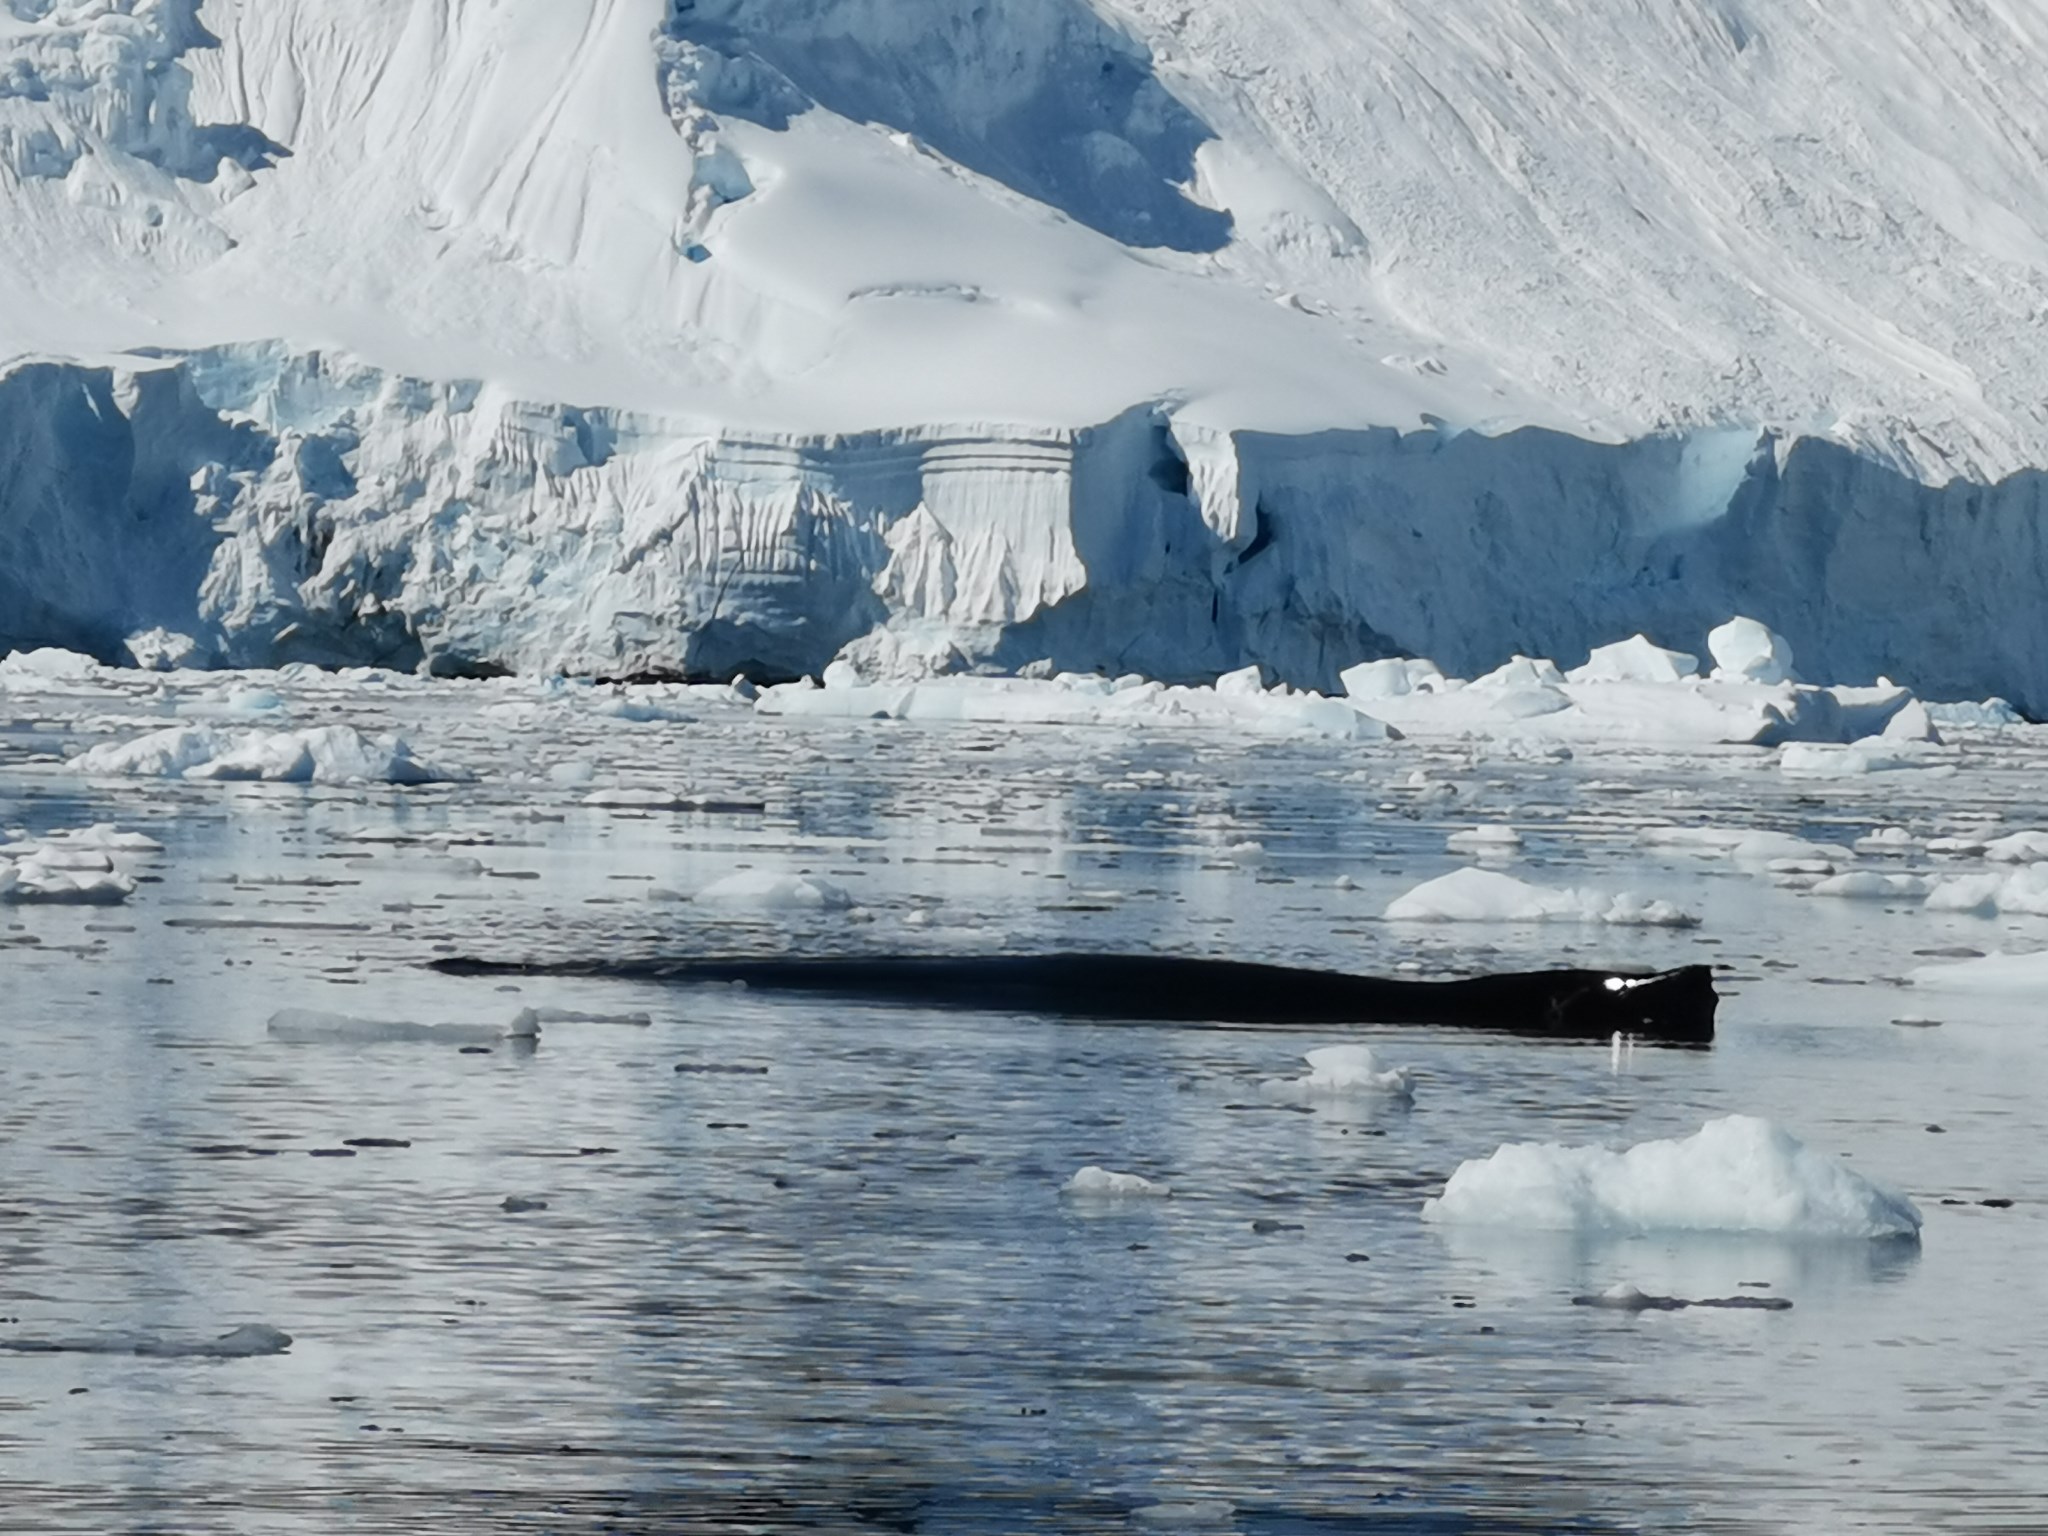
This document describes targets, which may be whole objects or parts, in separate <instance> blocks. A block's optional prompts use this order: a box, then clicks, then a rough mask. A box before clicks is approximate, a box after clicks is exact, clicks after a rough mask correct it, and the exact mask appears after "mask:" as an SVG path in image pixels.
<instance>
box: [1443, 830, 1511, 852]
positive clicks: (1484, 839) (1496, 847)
mask: <svg viewBox="0 0 2048 1536" xmlns="http://www.w3.org/2000/svg"><path fill="white" fill-rule="evenodd" d="M1444 845H1445V846H1446V847H1447V848H1449V849H1450V850H1451V852H1453V853H1474V854H1477V855H1479V856H1480V857H1481V858H1506V857H1508V856H1509V855H1511V854H1512V853H1514V851H1515V850H1516V849H1518V848H1520V847H1521V846H1522V834H1521V833H1519V832H1517V831H1516V830H1515V829H1514V828H1513V827H1498V826H1496V827H1471V828H1468V829H1466V830H1465V831H1463V832H1453V833H1452V834H1451V835H1450V836H1449V837H1447V838H1445V839H1444Z"/></svg>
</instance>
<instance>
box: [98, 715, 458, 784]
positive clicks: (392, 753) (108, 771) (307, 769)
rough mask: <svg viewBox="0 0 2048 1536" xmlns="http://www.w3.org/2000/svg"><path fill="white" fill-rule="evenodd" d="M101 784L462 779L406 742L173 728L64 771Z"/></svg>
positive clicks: (349, 729) (313, 732) (350, 734)
mask: <svg viewBox="0 0 2048 1536" xmlns="http://www.w3.org/2000/svg"><path fill="white" fill-rule="evenodd" d="M66 766H68V767H70V768H72V769H74V770H75V771H77V772H79V773H84V774H90V775H94V776H104V777H126V778H154V779H178V778H183V779H237V780H239V779H250V780H262V781H264V782H266V783H272V784H438V783H449V782H457V781H460V780H461V779H462V778H463V777H464V775H462V774H458V773H455V772H453V771H451V770H448V769H446V768H441V767H436V766H435V765H433V764H430V763H425V762H422V761H421V760H420V759H419V758H417V757H416V756H414V755H413V750H412V745H411V743H409V742H407V741H406V740H405V739H404V738H402V737H399V736H395V735H391V734H388V733H387V734H384V735H380V736H374V737H372V736H365V735H364V734H363V733H362V732H361V731H358V730H356V729H355V728H354V727H353V726H347V725H323V726H315V727H314V728H312V729H310V730H304V731H220V730H215V729H214V728H213V727H211V726H203V725H176V726H169V727H166V728H165V729H163V730H160V731H151V732H150V733H149V734H148V735H146V736H139V737H137V738H136V739H135V740H133V741H130V742H125V743H121V744H118V745H117V744H115V743H113V742H102V743H101V744H100V745H98V746H96V747H93V748H91V749H90V750H89V751H86V752H83V753H80V754H79V755H78V756H77V757H74V758H72V759H71V761H70V762H69V763H68V764H67V765H66Z"/></svg>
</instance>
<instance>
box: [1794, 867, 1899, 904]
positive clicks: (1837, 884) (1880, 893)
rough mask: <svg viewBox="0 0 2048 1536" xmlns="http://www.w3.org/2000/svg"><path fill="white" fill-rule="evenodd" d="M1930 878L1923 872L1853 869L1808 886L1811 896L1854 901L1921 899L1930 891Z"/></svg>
mask: <svg viewBox="0 0 2048 1536" xmlns="http://www.w3.org/2000/svg"><path fill="white" fill-rule="evenodd" d="M1927 890H1928V882H1927V880H1926V879H1925V878H1924V877H1923V876H1920V875H1883V874H1879V873H1878V872H1877V871H1875V870H1869V869H1853V870H1850V871H1849V872H1848V873H1847V874H1845V875H1834V876H1831V877H1829V878H1828V879H1826V880H1823V881H1821V882H1820V884H1818V885H1815V886H1812V887H1810V888H1809V889H1808V892H1807V894H1808V895H1812V896H1841V897H1846V898H1848V899H1850V900H1852V901H1918V900H1919V899H1920V898H1921V897H1923V896H1925V895H1926V894H1927Z"/></svg>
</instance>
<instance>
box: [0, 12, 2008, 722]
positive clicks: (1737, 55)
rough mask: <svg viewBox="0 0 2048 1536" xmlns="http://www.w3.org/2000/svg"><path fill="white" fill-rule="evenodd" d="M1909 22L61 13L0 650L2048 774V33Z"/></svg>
mask: <svg viewBox="0 0 2048 1536" xmlns="http://www.w3.org/2000/svg"><path fill="white" fill-rule="evenodd" d="M1895 9H1896V8H1895V7H1879V6H1877V5H1876V4H1875V0H1853V3H1849V4H1845V5H1843V6H1838V7H1832V8H1830V9H1829V11H1828V13H1827V14H1826V15H1821V14H1818V13H1807V12H1797V13H1795V12H1792V11H1789V10H1787V9H1785V8H1782V7H1772V6H1765V5H1760V4H1755V3H1744V0H1673V3H1667V4H1662V5H1658V6H1650V5H1647V4H1639V3H1634V0H1605V3H1603V4H1601V5H1597V6H1592V7H1577V6H1570V5H1566V4H1563V3H1562V0H1541V3H1535V4H1521V5H1514V4H1509V3H1507V0H1476V3H1475V4H1473V5H1471V6H1467V7H1460V8H1458V12H1457V14H1456V15H1455V16H1453V15H1451V14H1449V13H1447V12H1445V11H1444V10H1443V8H1441V7H1433V6H1426V5H1423V4H1421V3H1420V0H1368V3H1365V4H1362V5H1361V4H1350V5H1348V6H1340V5H1338V4H1337V3H1336V0H1303V3H1299V4H1288V5H1280V4H1263V3H1261V4H1252V3H1237V4H1226V3H1224V0H1176V3H1172V4H1169V3H1167V0H1119V3H1114V4H1112V3H1109V0H1099V3H1098V0H1013V3H1011V4H1008V5H1005V6H1003V7H1001V8H999V9H996V10H994V11H990V10H988V9H987V8H985V7H977V6H974V5H971V4H968V3H966V0H923V3H919V4H907V3H901V0H897V3H890V0H793V3H790V4H785V5H780V6H776V7H772V8H771V7H768V6H765V5H762V4H759V3H754V0H505V3H501V4H498V5H494V6H485V5H478V4H466V3H462V0H431V3H421V4H411V3H405V0H365V3H363V4H361V5H357V6H352V7H349V8H347V9H346V10H345V11H340V10H336V9H335V8H333V7H328V6H322V5H318V4H315V3H313V0H262V3H258V0H204V3H201V0H7V3H6V4H5V5H4V6H0V198H4V199H5V206H6V209H7V213H8V217H7V218H6V219H5V220H4V221H0V649H6V648H19V649H27V648H30V647H34V646H39V645H54V646H62V647H66V648H69V649H74V650H79V651H83V652H87V653H90V654H92V655H94V656H97V657H99V658H100V659H102V660H106V661H132V662H135V663H138V664H143V665H152V666H158V665H174V664H184V665H209V666H275V665H280V664H285V663H289V662H294V661H307V662H314V663H318V664H322V665H332V666H341V665H360V664H367V665H378V666H387V667H399V668H417V669H421V670H425V671H431V672H434V673H439V674H444V675H488V674H494V673H503V672H513V673H568V674H576V675H590V676H601V677H637V676H662V677H680V678H689V679H723V678H726V677H730V676H732V675H734V674H736V673H745V674H747V675H748V676H750V677H753V678H756V679H758V680H761V681H770V682H772V681H779V680H789V679H795V678H800V677H804V676H807V675H810V676H816V675H822V674H823V672H824V671H825V669H826V668H827V667H828V666H830V665H832V664H833V663H834V662H835V661H838V662H841V663H843V664H844V666H845V667H847V668H850V669H851V670H852V671H853V672H854V673H855V674H857V675H859V676H861V677H864V678H867V679H869V680H881V679H889V680H910V681H915V680H918V679H920V678H923V677H926V676H931V675H937V674H942V673H948V672H959V671H975V670H983V671H1002V672H1015V671H1020V670H1024V669H1027V668H1031V669H1038V670H1040V671H1043V672H1051V671H1074V672H1084V671H1087V672H1100V673H1103V674H1104V675H1108V676H1114V675H1118V674H1121V673H1127V672H1138V673H1143V674H1145V675H1147V676H1149V677H1153V678H1157V679H1159V680H1161V681H1164V682H1168V683H1175V682H1197V681H1206V680H1209V679H1213V678H1215V677H1217V676H1219V675H1221V674H1225V673H1229V672H1231V671H1234V670H1238V669H1241V668H1244V667H1246V666H1258V667H1260V668H1262V669H1263V671H1264V674H1265V675H1266V676H1268V677H1271V678H1273V679H1276V680H1277V681H1280V682H1284V683H1288V684H1292V685H1294V686H1296V687H1301V688H1312V689H1317V690H1320V691H1324V692H1336V691H1338V690H1339V688H1340V683H1339V678H1340V674H1341V673H1342V672H1343V671H1344V670H1345V669H1347V668H1349V667H1351V666H1353V665H1354V664H1355V663H1358V662H1360V661H1362V660H1367V659H1371V658H1376V657H1388V656H1399V655H1426V656H1430V657H1432V658H1434V659H1436V660H1437V661H1438V662H1440V663H1442V664H1443V665H1444V666H1446V667H1449V668H1452V669H1453V670H1455V671H1457V672H1459V673H1460V674H1461V675H1477V674H1479V673H1481V672H1484V671H1486V670H1488V669H1490V668H1493V667H1495V666H1497V665H1498V664H1500V663H1502V662H1503V661H1505V660H1507V658H1509V657H1510V656H1514V655H1528V656H1554V657H1557V658H1559V659H1560V660H1561V661H1564V662H1566V663H1568V664H1569V663H1575V662H1576V661H1577V660H1578V659H1579V658H1580V657H1581V656H1583V655H1585V654H1586V653H1588V652H1590V651H1591V650H1592V649H1593V648H1595V647H1597V646H1600V645H1603V644H1605V643H1606V642H1609V641H1612V640H1614V639H1615V638H1616V637H1617V636H1620V635H1624V634H1628V633H1632V632H1642V633H1645V634H1647V635H1648V636H1650V637H1651V638H1652V639H1653V640H1655V641H1657V642H1658V643H1660V644H1663V645H1672V646H1677V647H1679V648H1681V649H1690V650H1697V649H1698V647H1699V644H1700V641H1701V639H1702V638H1703V637H1704V635H1705V634H1706V633H1707V631H1708V630H1709V629H1711V628H1713V627H1714V626H1716V625H1718V624H1720V623H1722V622H1723V621H1724V620H1727V619H1728V618H1729V617H1730V616H1731V615H1733V614H1737V613H1740V614H1746V615H1751V616H1753V617H1755V618H1756V619H1758V620H1761V621H1762V622H1763V623H1764V624H1766V625H1768V626H1769V628H1770V629H1771V630H1773V631H1776V632H1777V633H1778V634H1779V635H1782V636H1783V637H1784V638H1785V639H1786V640H1788V641H1789V642H1790V645H1791V647H1792V648H1793V650H1794V651H1795V652H1796V654H1797V656H1798V657H1799V660H1800V665H1801V669H1802V671H1804V672H1805V673H1806V674H1807V675H1809V676H1814V677H1826V678H1829V679H1832V680H1837V681H1866V680H1874V679H1877V678H1879V677H1881V676H1883V677H1889V678H1893V679H1897V680H1898V681H1900V682H1902V683H1905V684H1908V685H1910V686H1911V687H1912V688H1913V689H1915V690H1916V691H1917V692H1919V693H1920V694H1922V695H1924V696H1930V697H1950V698H1964V697H1970V698H1974V697H1981V696H1983V695H1986V694H1990V693H1999V694H2002V695H2004V696H2006V697H2008V698H2010V699H2011V700H2012V701H2013V702H2014V703H2015V704H2016V705H2018V707H2019V708H2021V709H2022V710H2024V711H2027V712H2028V713H2030V714H2034V715H2041V714H2048V621H2044V620H2043V618H2042V617H2041V613H2040V608H2039V605H2038V603H2037V602H2036V601H2035V600H2034V598H2035V594H2037V593H2038V592H2039V591H2040V590H2041V588H2042V585H2043V580H2044V577H2048V554H2044V551H2043V548H2042V539H2041V535H2040V532H2039V529H2040V527H2041V506H2040V499H2041V494H2042V491H2041V486H2042V475H2041V471H2040V469H2039V468H2038V467H2037V466H2040V465H2042V464H2048V413H2044V412H2043V411H2042V409H2041V407H2040V405H2039V402H2038V400H2036V399H2034V398H2033V397H2032V395H2031V394H2030V392H2029V390H2028V387H2027V380H2028V379H2029V378H2038V377H2040V376H2041V372H2042V369H2043V365H2044V364H2048V356H2043V355H2042V353H2043V349H2044V347H2048V340H2044V337H2043V334H2042V332H2041V328H2040V327H2039V326H2038V324H2035V323H2032V321H2033V319H2034V317H2035V316H2037V315H2038V314H2041V313H2048V250H2044V248H2043V244H2042V240H2041V236H2040V233H2039V229H2040V227H2041V224H2042V214H2043V209H2042V207H2041V203H2040V197H2039V191H2038V185H2037V183H2038V176H2037V174H2035V172H2034V166H2035V163H2036V159H2035V157H2032V156H2031V152H2030V150H2029V148H2028V146H2029V145H2030V144H2032V143H2034V142H2036V141H2037V140H2038V139H2039V138H2040V136H2041V134H2042V133H2048V92H2044V87H2043V86H2042V85H2041V83H2040V80H2039V76H2038V71H2037V70H2035V69H2034V68H2033V66H2032V63H2031V61H2032V60H2034V59H2037V58H2038V57H2039V56H2040V51H2041V48H2042V46H2043V45H2044V44H2048V23H2042V22H2040V21H2038V20H2034V19H2030V18H2028V17H2024V16H2006V15H2002V14H2001V15H1997V16H1993V15H1990V14H1988V13H1987V14H1985V15H1977V14H1975V13H1972V14H1971V15H1969V16H1962V15H1960V14H1952V13H1950V12H1948V11H1947V10H1945V9H1944V8H1940V7H1935V6H1932V5H1931V4H1929V3H1923V0H1914V3H1913V4H1912V5H1911V6H1910V7H1909V9H1911V10H1912V11H1913V13H1914V17H1915V19H1916V25H1918V26H1919V27H1920V30H1921V32H1922V33H1923V34H1924V36H1925V39H1926V41H1925V44H1924V46H1921V47H1919V48H1918V49H1917V50H1916V51H1914V52H1912V53H1910V54H1909V53H1908V52H1907V51H1905V50H1904V48H1903V47H1902V46H1901V45H1899V44H1897V43H1896V42H1887V41H1886V40H1885V39H1887V38H1891V37H1895V36H1896V29H1897V16H1896V15H1895V14H1894V12H1895ZM1880 23H1882V25H1880ZM1933 100H1947V101H1952V102H1957V103H1963V104H1966V105H1968V106H1970V107H1971V108H1973V109H1975V110H1973V111H1969V112H1964V111H1956V112H1953V113H1950V112H1937V111H1935V110H1934V109H1933V108H1930V107H1927V106H1925V105H1924V103H1926V102H1928V101H1933ZM1817 103H1818V105H1816V104H1817Z"/></svg>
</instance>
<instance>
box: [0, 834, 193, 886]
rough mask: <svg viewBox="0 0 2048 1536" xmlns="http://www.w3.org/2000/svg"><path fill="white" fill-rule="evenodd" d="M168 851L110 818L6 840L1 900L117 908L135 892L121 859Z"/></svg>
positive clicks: (0, 861)
mask: <svg viewBox="0 0 2048 1536" xmlns="http://www.w3.org/2000/svg"><path fill="white" fill-rule="evenodd" d="M162 851H163V844H161V843H159V842H158V841H157V840H156V839H155V838H153V837H148V836H146V835H144V834H143V833H140V832H123V831H122V830H121V829H120V828H118V827H116V826H114V825H113V824H112V823H110V822H96V823H94V824H93V825H92V826H90V827H74V828H71V829H68V830H65V831H58V832H50V833H47V834H45V835H44V836H42V837H41V838H31V839H27V840H24V841H20V842H0V901H4V902H8V903H11V904H14V905H18V906H26V905H43V906H73V907H114V906H119V905H120V904H121V903H123V902H125V901H126V900H127V899H128V898H129V897H130V896H133V895H134V894H135V884H136V883H135V881H134V879H133V878H132V877H131V876H129V875H128V874H127V873H126V872H125V871H124V870H122V869H120V868H119V867H118V866H117V865H116V863H115V858H116V856H117V855H118V856H119V857H120V858H121V859H122V860H124V861H127V862H131V863H132V862H134V861H136V860H137V859H141V858H145V857H147V856H148V855H150V854H153V853H160V852H162Z"/></svg>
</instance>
